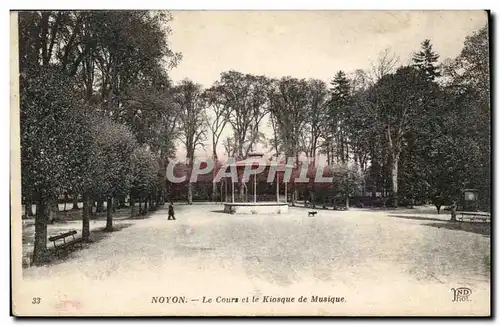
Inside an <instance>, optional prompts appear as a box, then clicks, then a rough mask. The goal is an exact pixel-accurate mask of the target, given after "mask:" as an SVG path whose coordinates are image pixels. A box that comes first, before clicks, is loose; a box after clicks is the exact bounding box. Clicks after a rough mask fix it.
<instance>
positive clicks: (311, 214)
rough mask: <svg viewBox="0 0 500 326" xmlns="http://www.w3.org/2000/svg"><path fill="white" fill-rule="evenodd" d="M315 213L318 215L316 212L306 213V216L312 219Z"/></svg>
mask: <svg viewBox="0 0 500 326" xmlns="http://www.w3.org/2000/svg"><path fill="white" fill-rule="evenodd" d="M317 213H318V212H308V213H307V216H313V217H314V216H315V215H316V214H317Z"/></svg>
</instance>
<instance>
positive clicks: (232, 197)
mask: <svg viewBox="0 0 500 326" xmlns="http://www.w3.org/2000/svg"><path fill="white" fill-rule="evenodd" d="M231 202H232V203H234V182H233V178H231Z"/></svg>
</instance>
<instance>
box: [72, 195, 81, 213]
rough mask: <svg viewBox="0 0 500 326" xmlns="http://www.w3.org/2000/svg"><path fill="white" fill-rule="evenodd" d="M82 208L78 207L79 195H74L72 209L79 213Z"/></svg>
mask: <svg viewBox="0 0 500 326" xmlns="http://www.w3.org/2000/svg"><path fill="white" fill-rule="evenodd" d="M79 209H80V207H78V195H74V198H73V207H72V208H71V210H72V211H77V210H79Z"/></svg>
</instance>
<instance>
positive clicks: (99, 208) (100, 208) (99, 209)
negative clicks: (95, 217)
mask: <svg viewBox="0 0 500 326" xmlns="http://www.w3.org/2000/svg"><path fill="white" fill-rule="evenodd" d="M95 212H96V213H102V212H104V200H102V198H99V199H98V200H97V207H96V210H95Z"/></svg>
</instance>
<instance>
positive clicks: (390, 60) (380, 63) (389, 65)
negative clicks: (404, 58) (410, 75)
mask: <svg viewBox="0 0 500 326" xmlns="http://www.w3.org/2000/svg"><path fill="white" fill-rule="evenodd" d="M398 64H399V57H398V56H396V53H394V52H392V51H391V49H390V48H386V49H384V50H383V51H382V52H380V53H379V55H378V58H377V61H376V62H375V63H373V62H372V64H371V66H372V70H371V79H372V81H373V82H374V83H376V82H377V81H379V80H380V79H381V78H382V77H384V76H385V75H388V74H390V73H392V72H394V69H395V68H396V66H397V65H398Z"/></svg>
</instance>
